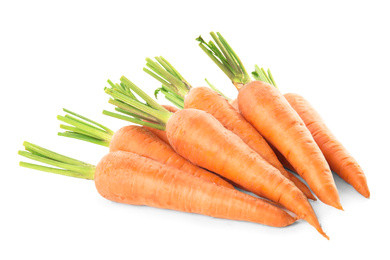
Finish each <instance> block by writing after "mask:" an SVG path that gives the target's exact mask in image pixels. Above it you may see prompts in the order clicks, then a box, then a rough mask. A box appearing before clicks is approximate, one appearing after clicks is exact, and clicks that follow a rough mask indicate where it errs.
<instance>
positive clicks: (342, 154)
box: [252, 65, 370, 198]
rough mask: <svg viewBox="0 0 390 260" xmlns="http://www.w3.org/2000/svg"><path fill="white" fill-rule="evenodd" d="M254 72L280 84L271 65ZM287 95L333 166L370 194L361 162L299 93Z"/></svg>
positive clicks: (365, 193) (265, 79) (254, 74)
mask: <svg viewBox="0 0 390 260" xmlns="http://www.w3.org/2000/svg"><path fill="white" fill-rule="evenodd" d="M252 75H253V76H254V78H255V79H257V80H260V81H264V82H268V83H270V84H271V85H274V86H275V87H276V88H277V85H276V83H275V80H274V79H273V76H272V74H271V71H270V70H269V69H268V71H267V73H266V72H265V70H264V69H263V68H259V66H257V65H255V71H254V72H252ZM270 79H272V80H270ZM284 97H285V98H286V100H287V101H288V102H289V104H290V105H291V107H292V108H293V109H294V110H295V111H296V112H297V113H298V115H299V116H300V118H301V119H302V120H303V122H304V123H305V125H306V127H307V129H308V130H309V131H310V133H311V134H312V136H313V138H314V140H315V141H316V143H317V145H318V147H319V148H320V149H321V151H322V153H323V154H324V156H325V159H326V160H327V162H328V164H329V166H330V169H331V170H332V171H334V172H336V174H338V175H339V176H340V177H341V178H342V179H343V180H345V181H346V182H347V183H349V184H351V185H352V186H353V187H354V188H355V189H356V190H357V191H358V192H359V193H360V194H362V195H363V196H364V197H366V198H368V197H370V191H369V189H368V185H367V180H366V176H365V175H364V172H363V170H362V169H361V167H360V165H359V164H358V163H357V162H356V160H355V159H354V158H353V157H352V156H351V155H350V154H349V152H348V151H347V150H346V149H345V147H344V146H343V145H342V144H341V143H340V142H339V141H338V140H337V139H336V137H335V136H334V135H333V134H332V132H331V131H330V130H329V128H328V127H327V126H326V125H325V122H324V121H323V120H322V118H321V116H320V115H319V114H318V113H317V111H316V110H315V109H314V108H313V107H312V105H311V104H310V103H309V102H308V101H307V100H306V99H304V98H303V97H302V96H300V95H298V94H293V93H289V94H284ZM275 153H276V152H275ZM277 156H278V158H279V159H280V161H281V162H282V163H283V165H285V166H286V167H287V168H289V169H294V167H292V166H291V165H289V163H288V161H287V160H286V159H285V158H284V157H283V155H281V154H280V153H279V155H277Z"/></svg>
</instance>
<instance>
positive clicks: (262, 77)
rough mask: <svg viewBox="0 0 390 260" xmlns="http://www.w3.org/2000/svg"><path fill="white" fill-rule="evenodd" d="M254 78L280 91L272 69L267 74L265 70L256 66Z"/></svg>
mask: <svg viewBox="0 0 390 260" xmlns="http://www.w3.org/2000/svg"><path fill="white" fill-rule="evenodd" d="M252 76H253V78H254V79H256V80H259V81H263V82H266V83H268V84H271V85H273V86H274V87H276V88H277V89H278V86H277V85H276V83H275V79H274V77H273V76H272V73H271V70H270V69H268V70H267V72H265V70H264V68H260V67H259V66H257V65H255V71H253V72H252Z"/></svg>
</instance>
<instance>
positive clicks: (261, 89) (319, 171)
mask: <svg viewBox="0 0 390 260" xmlns="http://www.w3.org/2000/svg"><path fill="white" fill-rule="evenodd" d="M237 99H238V105H239V109H240V111H241V114H242V115H243V116H244V117H245V118H246V119H247V120H248V121H249V122H250V123H251V124H252V125H253V126H254V127H255V128H256V129H257V130H258V131H259V132H260V133H261V134H262V135H263V136H264V137H265V138H266V139H267V140H268V141H269V142H270V143H271V144H272V145H273V146H274V147H275V148H276V149H277V150H278V151H280V153H281V154H282V155H283V156H284V157H285V158H286V159H287V160H288V161H289V162H290V163H291V165H292V166H293V167H294V169H295V170H296V171H297V173H298V174H299V175H300V176H301V177H302V178H303V179H305V180H306V182H307V183H308V184H309V186H310V188H311V189H312V191H313V192H314V194H316V195H317V197H318V198H319V199H320V200H321V201H322V202H324V203H326V204H328V205H331V206H333V207H335V208H338V209H342V207H341V204H340V200H339V196H338V192H337V189H336V186H335V183H334V180H333V176H332V173H331V171H330V169H329V166H328V164H327V162H326V160H325V158H324V155H323V154H322V152H321V150H320V149H319V148H318V145H317V144H316V143H315V141H314V139H313V137H312V136H311V134H310V132H309V131H308V129H307V128H306V126H305V124H304V123H303V121H302V119H301V118H300V117H299V115H298V114H297V113H296V112H295V111H294V110H293V109H292V108H291V106H290V105H289V103H288V102H287V100H286V99H285V98H284V97H283V95H282V94H281V93H280V91H279V90H278V89H276V88H274V87H273V86H271V85H270V84H268V83H265V82H261V81H253V82H251V83H249V84H246V86H245V87H243V88H241V89H240V90H239V93H238V98H237Z"/></svg>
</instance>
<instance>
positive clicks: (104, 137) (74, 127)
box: [57, 108, 114, 146]
mask: <svg viewBox="0 0 390 260" xmlns="http://www.w3.org/2000/svg"><path fill="white" fill-rule="evenodd" d="M63 111H65V112H67V113H69V114H71V115H73V116H71V115H69V114H66V115H65V116H61V115H58V116H57V119H58V120H60V121H62V122H65V123H67V124H69V125H64V124H61V125H60V128H61V129H64V130H67V131H66V132H64V133H61V132H60V133H58V135H59V136H64V137H69V138H74V139H78V140H82V141H86V142H90V143H94V144H99V145H102V146H109V144H110V142H111V138H112V136H113V135H114V131H112V130H111V129H109V128H108V127H106V126H104V125H102V124H100V123H98V122H96V121H93V120H91V119H89V118H87V117H84V116H82V115H80V114H77V113H75V112H72V111H70V110H68V109H65V108H64V109H63Z"/></svg>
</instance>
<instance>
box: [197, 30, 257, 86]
mask: <svg viewBox="0 0 390 260" xmlns="http://www.w3.org/2000/svg"><path fill="white" fill-rule="evenodd" d="M210 35H211V37H212V38H213V40H214V42H215V43H214V42H213V41H209V42H208V43H207V42H206V41H205V40H203V38H202V37H201V36H199V37H198V38H196V40H197V41H199V42H200V43H199V47H200V48H201V49H202V50H203V51H204V52H205V53H206V54H207V55H208V56H209V57H210V59H212V60H213V61H214V63H215V64H216V65H217V66H218V67H219V68H220V69H221V70H222V71H223V72H224V73H225V74H226V76H228V77H229V79H230V80H231V81H232V83H233V84H234V86H235V87H236V88H237V89H240V88H241V87H242V86H243V85H245V84H247V83H249V82H251V77H250V75H249V74H248V72H247V71H246V69H245V67H244V65H243V64H242V62H241V60H240V58H239V57H238V56H237V54H236V53H235V52H234V50H233V48H232V47H231V46H230V45H229V44H228V42H227V41H226V40H225V38H223V37H222V35H221V34H220V33H219V32H217V33H216V34H215V33H214V32H211V33H210Z"/></svg>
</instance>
